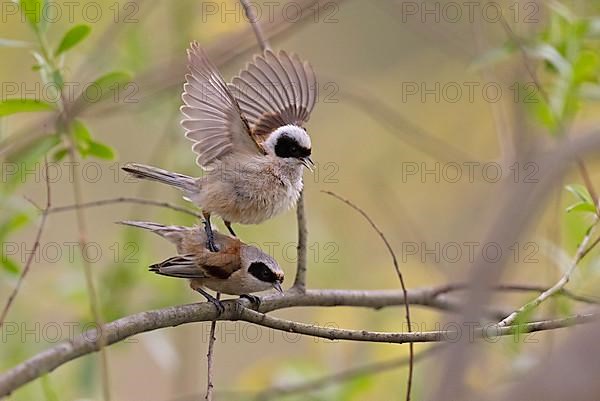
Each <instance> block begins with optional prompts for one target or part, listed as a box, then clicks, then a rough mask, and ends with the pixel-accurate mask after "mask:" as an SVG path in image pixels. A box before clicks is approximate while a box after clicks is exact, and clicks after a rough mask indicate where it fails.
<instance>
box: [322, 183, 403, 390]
mask: <svg viewBox="0 0 600 401" xmlns="http://www.w3.org/2000/svg"><path fill="white" fill-rule="evenodd" d="M322 192H323V193H325V194H327V195H330V196H333V197H334V198H336V199H337V200H340V201H342V202H344V203H345V204H346V205H348V206H350V207H351V208H352V209H354V210H356V211H357V212H358V213H360V214H361V215H362V216H363V217H364V218H365V219H366V220H367V222H368V223H369V224H370V225H371V227H373V229H374V230H375V231H376V232H377V234H378V235H379V237H381V240H382V241H383V243H384V244H385V246H386V247H387V249H388V251H389V253H390V255H391V257H392V262H393V263H394V269H396V274H397V275H398V280H400V286H401V287H402V293H403V294H404V310H405V312H406V324H407V325H408V329H407V331H408V332H409V333H410V332H411V324H410V308H409V302H408V291H407V290H406V284H405V283H404V277H403V276H402V272H401V271H400V266H399V265H398V259H397V258H396V254H395V253H394V249H393V248H392V245H391V244H390V242H389V241H388V240H387V238H386V236H385V235H384V234H383V232H382V231H381V230H380V229H379V227H377V225H376V224H375V222H374V221H373V220H372V219H371V217H369V215H368V214H367V213H366V212H365V211H364V210H362V209H361V208H360V207H358V206H356V205H355V204H354V203H352V202H351V201H349V200H348V199H345V198H343V197H341V196H340V195H338V194H336V193H335V192H331V191H322ZM413 359H414V345H413V343H409V360H410V361H409V364H408V381H407V384H406V401H410V393H411V389H412V379H413V367H414V363H413V362H414V361H413Z"/></svg>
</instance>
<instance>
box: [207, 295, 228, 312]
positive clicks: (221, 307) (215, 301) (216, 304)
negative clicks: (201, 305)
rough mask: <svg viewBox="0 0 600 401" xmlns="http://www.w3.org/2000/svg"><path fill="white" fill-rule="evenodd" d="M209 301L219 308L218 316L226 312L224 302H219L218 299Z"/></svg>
mask: <svg viewBox="0 0 600 401" xmlns="http://www.w3.org/2000/svg"><path fill="white" fill-rule="evenodd" d="M208 301H209V302H210V303H212V304H213V305H214V306H215V308H217V314H218V316H221V315H222V314H223V312H225V305H223V302H221V301H219V300H218V299H216V298H213V299H209V300H208Z"/></svg>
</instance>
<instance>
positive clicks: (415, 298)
mask: <svg viewBox="0 0 600 401" xmlns="http://www.w3.org/2000/svg"><path fill="white" fill-rule="evenodd" d="M436 292H438V288H437V287H436V288H420V289H413V290H408V302H410V304H411V305H422V306H433V307H435V306H434V305H436V298H435V294H436ZM403 302H404V294H403V293H402V292H401V291H381V290H380V291H355V290H307V291H306V293H304V294H300V293H298V292H295V291H294V292H288V293H286V294H285V295H283V296H281V295H268V296H265V297H264V298H263V299H262V302H261V305H260V308H259V312H261V313H267V312H270V311H273V310H278V309H285V308H293V307H307V306H323V307H327V306H353V307H366V308H374V309H380V308H384V307H387V306H396V305H402V304H403ZM223 304H224V306H225V311H224V312H223V314H221V315H220V316H217V313H216V311H215V308H214V306H213V305H212V304H211V303H206V302H205V303H197V304H188V305H179V306H172V307H168V308H164V309H159V310H151V311H146V312H140V313H136V314H134V315H130V316H126V317H123V318H121V319H117V320H115V321H113V322H110V323H107V324H105V325H104V326H102V329H101V332H102V336H103V338H104V340H105V343H106V345H111V344H114V343H117V342H120V341H123V340H125V339H127V338H129V337H131V336H134V335H136V334H140V333H145V332H148V331H153V330H158V329H162V328H165V327H174V326H179V325H181V324H188V323H195V322H206V321H211V320H214V319H217V320H241V319H242V320H246V321H250V322H252V321H253V320H261V321H262V323H261V324H262V325H263V326H266V327H272V328H274V329H279V328H281V327H285V330H286V331H289V330H290V328H292V329H296V330H298V331H297V332H298V333H301V334H303V332H306V334H307V335H311V336H321V335H322V337H323V338H329V339H352V340H355V341H384V342H395V343H405V342H409V341H412V342H424V341H441V340H442V339H443V338H444V336H448V335H452V332H423V333H421V332H417V333H410V334H407V333H371V332H367V331H358V332H353V331H347V330H340V331H339V332H334V333H331V332H330V329H328V328H319V327H316V326H311V325H305V324H300V323H299V324H297V323H294V322H289V324H291V325H295V326H294V327H286V326H287V325H288V323H287V321H281V320H279V319H276V320H270V319H271V318H270V317H267V320H264V318H263V317H262V314H261V313H258V312H255V311H250V313H248V312H245V314H244V315H243V316H242V311H244V310H245V308H243V307H242V306H248V305H250V303H249V301H246V300H229V301H224V302H223ZM251 313H253V314H251ZM594 318H596V315H582V316H574V317H571V318H567V319H558V320H548V321H542V322H536V323H531V324H529V325H524V326H521V327H520V328H519V330H520V332H522V333H524V332H528V331H540V330H550V329H555V328H560V327H567V326H569V325H572V324H580V323H585V322H587V321H590V320H592V319H594ZM499 330H503V331H502V332H501V335H505V334H509V333H510V332H511V330H513V327H512V326H509V327H505V328H502V329H499ZM494 333H495V332H494ZM338 334H339V335H340V337H339V338H338V337H337V335H338ZM488 334H489V333H488ZM97 337H98V333H97V332H96V330H89V331H86V332H84V333H82V334H81V335H79V336H76V337H75V338H73V339H69V340H68V341H65V342H63V343H61V344H58V345H56V346H54V347H52V348H50V349H48V350H46V351H43V352H41V353H39V354H37V355H35V356H33V357H32V358H30V359H28V360H27V361H25V362H23V363H21V364H19V365H17V366H16V367H14V368H12V369H10V370H9V371H7V372H4V373H3V374H2V375H0V397H3V396H6V395H8V394H10V393H12V392H13V391H14V390H16V389H18V388H19V387H22V386H23V385H25V384H27V383H29V382H31V381H32V380H35V379H36V378H38V377H40V376H42V375H44V374H46V373H49V372H51V371H53V370H54V369H56V368H57V367H59V366H61V365H63V364H65V363H67V362H69V361H71V360H73V359H76V358H79V357H81V356H84V355H87V354H90V353H92V352H96V351H98V350H99V347H98V343H97V341H96V340H97ZM373 337H374V338H376V339H377V340H372V339H371V338H373Z"/></svg>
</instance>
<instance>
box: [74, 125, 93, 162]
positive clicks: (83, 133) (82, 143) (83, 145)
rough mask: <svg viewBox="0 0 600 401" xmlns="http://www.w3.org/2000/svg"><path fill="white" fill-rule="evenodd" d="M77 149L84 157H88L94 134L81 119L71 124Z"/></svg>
mask: <svg viewBox="0 0 600 401" xmlns="http://www.w3.org/2000/svg"><path fill="white" fill-rule="evenodd" d="M71 128H72V132H73V138H74V139H75V145H76V146H77V151H78V152H79V154H80V155H81V156H82V157H87V155H88V152H89V150H90V143H91V142H92V134H91V133H90V130H89V129H88V128H87V127H86V126H85V124H84V123H83V122H82V121H81V120H75V121H73V124H72V125H71Z"/></svg>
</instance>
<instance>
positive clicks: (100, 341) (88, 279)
mask: <svg viewBox="0 0 600 401" xmlns="http://www.w3.org/2000/svg"><path fill="white" fill-rule="evenodd" d="M67 137H68V138H69V140H70V146H69V159H70V162H71V163H72V165H73V166H76V165H77V156H76V154H75V149H76V145H75V142H74V139H73V138H72V137H71V135H67ZM73 194H74V197H75V213H76V219H77V230H78V234H79V250H80V253H81V260H82V263H83V272H84V276H85V283H86V288H87V292H88V300H89V306H90V310H91V312H92V317H93V319H94V323H95V324H96V327H102V325H103V321H102V318H101V316H100V308H99V306H98V296H97V292H96V286H95V284H94V275H93V273H92V265H91V263H90V261H89V260H88V259H87V257H86V255H85V252H84V251H83V250H84V249H86V248H87V244H88V241H87V228H86V223H85V216H84V214H83V209H82V208H81V205H82V204H83V196H82V191H81V182H80V181H79V178H78V177H77V176H76V177H74V179H73ZM96 343H97V345H98V350H99V351H100V366H101V369H100V371H101V377H102V379H101V380H102V393H103V396H104V401H110V398H111V397H110V383H109V373H108V372H109V369H108V356H107V352H106V347H105V345H106V338H105V336H104V334H103V332H102V330H99V332H98V337H97V338H96Z"/></svg>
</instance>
